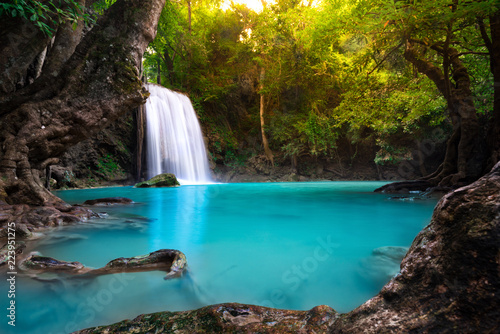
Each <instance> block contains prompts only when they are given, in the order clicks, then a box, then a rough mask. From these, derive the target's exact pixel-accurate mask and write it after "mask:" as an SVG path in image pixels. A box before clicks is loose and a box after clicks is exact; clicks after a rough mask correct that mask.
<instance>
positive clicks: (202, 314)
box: [75, 303, 338, 334]
mask: <svg viewBox="0 0 500 334" xmlns="http://www.w3.org/2000/svg"><path fill="white" fill-rule="evenodd" d="M337 317H338V314H337V313H336V312H335V311H334V310H333V309H332V308H331V307H328V306H324V305H322V306H317V307H315V308H313V309H312V310H310V311H289V310H278V309H273V308H268V307H261V306H254V305H243V304H237V303H228V304H219V305H212V306H206V307H203V308H201V309H199V310H195V311H183V312H159V313H153V314H148V315H140V316H138V317H137V318H135V319H134V320H124V321H121V322H118V323H116V324H114V325H110V326H102V327H95V328H90V329H85V330H82V331H78V332H75V333H80V334H90V333H124V334H125V333H280V334H281V333H294V334H295V333H327V332H328V328H329V327H330V326H331V325H332V323H333V322H334V321H335V320H336V319H337Z"/></svg>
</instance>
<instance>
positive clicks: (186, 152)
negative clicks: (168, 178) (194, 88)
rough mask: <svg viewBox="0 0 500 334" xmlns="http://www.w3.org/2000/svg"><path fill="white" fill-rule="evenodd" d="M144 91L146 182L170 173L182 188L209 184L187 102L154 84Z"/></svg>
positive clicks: (203, 152)
mask: <svg viewBox="0 0 500 334" xmlns="http://www.w3.org/2000/svg"><path fill="white" fill-rule="evenodd" d="M147 89H148V91H149V92H150V93H151V95H150V96H149V98H148V100H147V101H146V140H147V152H146V159H147V165H148V173H147V174H148V178H152V177H153V176H155V175H158V174H161V173H173V174H175V176H176V177H177V179H178V180H179V182H180V183H181V184H197V183H211V182H212V179H211V177H210V169H209V166H208V158H207V152H206V150H205V143H204V142H203V136H202V133H201V128H200V124H199V122H198V118H196V113H195V111H194V109H193V106H192V104H191V101H190V100H189V98H188V97H187V96H185V95H183V94H180V93H176V92H173V91H171V90H169V89H167V88H164V87H161V86H158V85H154V84H148V85H147Z"/></svg>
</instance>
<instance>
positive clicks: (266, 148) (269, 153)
mask: <svg viewBox="0 0 500 334" xmlns="http://www.w3.org/2000/svg"><path fill="white" fill-rule="evenodd" d="M265 74H266V70H265V69H261V70H260V80H261V86H260V89H261V90H262V89H263V83H262V82H263V80H264V76H265ZM264 110H265V103H264V93H263V92H261V94H260V130H261V133H262V145H263V146H264V153H265V155H266V158H267V160H268V161H269V162H270V163H271V166H274V156H273V152H272V151H271V149H270V148H269V142H268V141H267V136H266V131H265V121H264Z"/></svg>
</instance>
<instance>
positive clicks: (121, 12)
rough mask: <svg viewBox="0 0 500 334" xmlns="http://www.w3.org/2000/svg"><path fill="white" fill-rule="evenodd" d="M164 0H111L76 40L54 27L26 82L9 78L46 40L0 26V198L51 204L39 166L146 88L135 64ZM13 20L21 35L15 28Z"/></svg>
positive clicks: (137, 100)
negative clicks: (36, 73) (40, 63)
mask: <svg viewBox="0 0 500 334" xmlns="http://www.w3.org/2000/svg"><path fill="white" fill-rule="evenodd" d="M164 3H165V0H147V1H141V0H119V1H117V2H116V3H115V4H114V5H113V6H111V8H109V9H108V10H107V11H106V12H105V14H104V15H103V16H102V17H100V18H99V19H98V21H97V23H96V25H95V26H94V27H93V28H92V29H91V30H90V31H89V32H88V33H87V34H85V36H83V38H80V36H81V28H77V29H76V30H75V31H72V30H70V29H68V28H69V27H66V26H65V25H63V26H61V27H59V30H58V31H57V33H56V35H55V40H54V44H53V46H52V48H51V49H49V56H48V57H47V62H46V64H45V65H44V69H43V71H42V75H41V76H40V77H39V78H37V79H36V80H35V81H34V82H33V84H31V85H28V86H26V87H19V85H17V84H16V77H17V78H19V77H22V75H23V73H26V71H27V68H28V67H29V65H30V64H31V63H32V62H33V60H34V59H35V57H36V56H37V55H38V54H40V53H41V52H42V51H43V50H44V49H45V48H47V46H49V42H50V38H48V37H46V36H44V35H43V34H41V33H39V32H33V31H32V30H30V29H29V28H21V29H19V27H20V26H21V27H28V26H29V25H30V24H29V23H27V22H21V21H18V20H14V19H13V20H6V21H9V22H2V23H1V24H0V25H2V27H3V26H6V27H7V28H9V29H7V30H4V29H3V28H2V30H1V31H2V35H1V36H0V40H1V41H0V45H2V46H1V47H0V66H1V67H2V68H1V69H2V74H1V75H0V87H1V92H0V119H1V123H0V200H1V201H4V202H7V203H9V204H16V203H26V204H32V205H46V204H53V203H58V202H59V201H60V200H59V199H58V198H57V197H55V196H54V195H52V194H51V193H50V192H48V191H47V190H46V189H45V188H44V187H43V185H42V183H41V181H40V179H39V171H40V170H44V169H45V168H46V166H48V165H50V164H53V163H56V162H57V157H59V156H60V155H61V154H62V153H64V151H65V150H66V149H67V148H69V147H71V146H72V145H75V144H76V143H78V142H80V141H82V140H84V139H86V138H88V137H89V136H91V135H92V134H94V133H95V132H96V131H99V130H100V129H103V128H104V127H105V126H106V125H108V124H109V123H110V122H113V121H114V120H116V119H117V118H118V117H119V116H121V115H123V114H124V113H126V112H128V111H130V110H131V109H133V108H136V107H138V106H139V105H141V104H143V103H144V101H145V99H146V98H147V96H148V93H147V91H146V90H145V88H144V87H143V85H142V82H141V80H140V78H139V76H140V71H139V68H140V64H141V61H142V55H143V53H144V50H145V49H146V47H147V45H148V44H149V42H150V41H152V40H153V39H154V37H155V34H156V26H157V23H158V19H159V16H160V13H161V11H162V8H163V6H164ZM10 21H12V22H10ZM16 25H17V27H18V28H17V31H18V32H19V31H20V32H21V33H16V32H15V31H16V30H14V28H13V27H15V26H16ZM23 31H26V33H23ZM78 35H80V36H78ZM4 42H6V43H7V44H4ZM72 50H74V52H73V51H72ZM69 53H71V54H69ZM16 86H17V87H16Z"/></svg>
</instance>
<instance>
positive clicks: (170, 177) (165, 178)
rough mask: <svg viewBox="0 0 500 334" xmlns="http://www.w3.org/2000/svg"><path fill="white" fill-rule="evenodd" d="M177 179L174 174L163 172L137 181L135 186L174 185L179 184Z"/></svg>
mask: <svg viewBox="0 0 500 334" xmlns="http://www.w3.org/2000/svg"><path fill="white" fill-rule="evenodd" d="M179 185H180V184H179V181H177V178H176V177H175V175H174V174H170V173H164V174H159V175H156V176H155V177H152V178H151V179H149V180H147V181H144V182H139V183H137V184H136V185H135V187H136V188H149V187H176V186H179Z"/></svg>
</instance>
